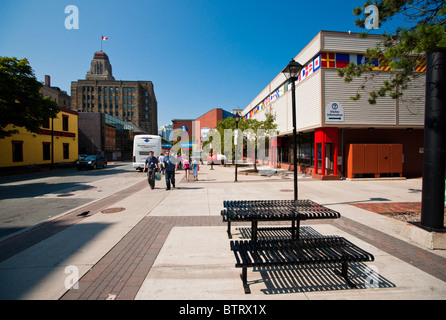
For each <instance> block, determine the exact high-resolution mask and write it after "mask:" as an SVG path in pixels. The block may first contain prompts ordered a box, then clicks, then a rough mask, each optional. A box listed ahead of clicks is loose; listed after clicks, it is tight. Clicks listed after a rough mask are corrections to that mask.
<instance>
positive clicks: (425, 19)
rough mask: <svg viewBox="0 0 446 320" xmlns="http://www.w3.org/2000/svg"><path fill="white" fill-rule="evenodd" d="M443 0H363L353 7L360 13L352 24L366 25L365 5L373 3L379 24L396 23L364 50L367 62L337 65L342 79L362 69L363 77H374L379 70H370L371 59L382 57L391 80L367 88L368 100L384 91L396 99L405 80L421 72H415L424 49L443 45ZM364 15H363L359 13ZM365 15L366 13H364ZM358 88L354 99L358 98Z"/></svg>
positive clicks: (348, 79) (445, 35)
mask: <svg viewBox="0 0 446 320" xmlns="http://www.w3.org/2000/svg"><path fill="white" fill-rule="evenodd" d="M445 4H446V0H440V1H439V0H418V1H416V0H379V1H366V2H365V3H364V5H363V6H362V7H357V8H355V9H354V10H353V14H354V15H356V16H360V17H359V18H358V19H357V20H356V21H355V24H356V25H357V26H359V27H361V28H364V29H366V28H367V25H366V22H367V21H366V20H367V18H368V15H367V14H366V13H365V8H366V7H367V6H369V5H375V6H376V7H377V8H378V10H379V27H381V26H382V25H383V24H385V23H386V22H387V23H388V24H389V25H394V24H395V25H396V26H395V27H394V30H392V31H391V32H390V33H385V34H384V35H383V40H382V41H380V42H379V43H378V44H377V45H376V46H375V48H369V49H368V50H367V52H366V55H367V56H370V58H371V59H370V60H369V62H368V63H366V64H362V65H357V64H356V63H350V64H349V65H348V66H347V67H345V68H343V69H338V75H339V76H340V77H343V78H344V81H345V82H351V81H352V80H353V78H355V77H361V76H363V74H364V73H367V75H366V76H365V77H364V79H365V81H368V80H373V78H375V77H376V76H377V75H378V74H379V72H377V73H368V72H369V71H372V68H373V65H372V61H373V60H374V59H379V58H382V59H383V60H384V61H387V62H388V64H389V66H390V67H391V68H392V70H393V71H391V78H390V80H385V81H383V82H382V85H381V87H380V88H379V89H378V90H372V91H370V92H369V99H368V101H369V103H370V104H375V103H376V100H377V99H378V98H379V97H384V96H386V95H387V94H388V95H389V96H390V97H391V98H393V99H397V98H399V97H401V96H402V95H403V91H404V90H405V89H407V87H408V84H409V83H410V82H411V81H413V80H414V79H416V78H418V77H420V76H422V75H423V73H419V72H415V71H414V69H415V66H417V65H418V64H419V63H420V62H422V61H423V60H424V59H425V57H426V52H429V51H436V50H439V49H446V32H445V27H446V5H445ZM362 15H364V17H363V16H362ZM366 15H367V16H366ZM367 35H368V33H367V32H363V33H360V34H359V36H360V37H367ZM361 89H363V87H360V88H358V92H357V94H356V96H354V97H351V99H353V100H358V99H360V98H361V94H360V92H359V91H360V90H361Z"/></svg>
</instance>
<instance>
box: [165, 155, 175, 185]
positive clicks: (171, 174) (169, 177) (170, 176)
mask: <svg viewBox="0 0 446 320" xmlns="http://www.w3.org/2000/svg"><path fill="white" fill-rule="evenodd" d="M175 162H176V159H175V158H174V157H171V156H170V151H169V150H167V151H166V155H165V156H164V159H163V167H164V170H165V177H166V190H170V184H171V183H172V187H174V188H175V171H176V163H175Z"/></svg>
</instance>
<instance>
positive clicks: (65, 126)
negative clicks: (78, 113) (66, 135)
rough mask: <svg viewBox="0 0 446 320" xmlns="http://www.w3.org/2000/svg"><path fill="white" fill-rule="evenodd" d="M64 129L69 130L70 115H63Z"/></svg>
mask: <svg viewBox="0 0 446 320" xmlns="http://www.w3.org/2000/svg"><path fill="white" fill-rule="evenodd" d="M62 130H63V131H68V116H67V115H63V116H62Z"/></svg>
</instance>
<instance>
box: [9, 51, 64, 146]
mask: <svg viewBox="0 0 446 320" xmlns="http://www.w3.org/2000/svg"><path fill="white" fill-rule="evenodd" d="M41 87H42V84H41V83H40V82H39V81H37V79H36V77H35V75H34V71H33V70H32V68H31V66H30V65H29V62H28V60H27V59H26V58H24V59H20V60H19V59H17V58H15V57H13V58H9V57H0V114H1V117H0V139H3V138H5V137H10V136H12V135H13V134H16V133H17V132H18V130H17V129H10V130H7V129H6V127H7V126H8V125H10V124H12V125H14V126H16V127H24V128H26V129H27V130H28V131H31V132H33V133H36V132H37V131H38V130H39V128H40V127H41V126H42V125H44V124H45V123H46V122H47V121H48V118H52V117H55V116H56V115H57V113H58V112H59V108H58V107H57V103H56V102H55V101H53V100H52V99H50V98H48V97H47V98H45V99H44V98H42V95H41V94H40V92H39V90H40V88H41Z"/></svg>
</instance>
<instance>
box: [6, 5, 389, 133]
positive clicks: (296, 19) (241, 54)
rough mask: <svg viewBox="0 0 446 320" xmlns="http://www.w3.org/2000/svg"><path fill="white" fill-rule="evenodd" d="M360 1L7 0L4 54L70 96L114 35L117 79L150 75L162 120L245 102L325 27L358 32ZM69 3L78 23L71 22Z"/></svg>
mask: <svg viewBox="0 0 446 320" xmlns="http://www.w3.org/2000/svg"><path fill="white" fill-rule="evenodd" d="M363 2H364V1H362V0H361V1H353V0H347V1H325V0H319V1H297V0H278V1H262V0H256V1H253V0H239V1H235V0H212V1H210V0H209V1H205V0H126V1H105V0H94V1H91V0H88V1H87V0H84V1H76V0H66V1H65V0H41V1H34V0H27V1H24V0H14V1H12V0H2V1H1V5H2V8H1V10H0V56H10V57H12V56H14V57H18V58H24V57H26V58H28V60H29V61H30V64H31V66H32V67H33V69H34V71H35V74H36V77H37V79H38V80H39V81H44V76H45V74H49V75H50V76H51V80H52V85H53V86H58V87H60V88H61V89H62V90H65V91H67V92H68V93H69V94H70V91H71V90H70V88H71V81H76V80H77V79H84V78H85V74H86V72H87V70H88V69H89V67H90V62H91V59H92V58H93V54H94V52H95V51H99V50H100V49H101V36H102V35H104V36H108V37H109V39H108V40H107V41H104V42H103V50H104V51H105V52H106V53H107V54H108V56H109V58H110V62H111V64H112V66H113V75H114V77H115V78H116V79H117V80H150V81H152V82H153V84H154V87H155V95H156V98H157V101H158V125H160V126H161V125H163V124H167V123H170V120H171V119H174V118H197V117H199V116H201V115H202V114H204V113H206V112H207V111H209V110H211V109H213V108H216V107H221V108H223V109H225V110H228V111H230V110H231V109H233V108H237V107H240V108H244V107H246V106H247V105H248V103H249V102H251V100H252V99H254V98H255V96H256V95H257V94H258V93H259V92H260V91H261V90H262V89H263V88H264V87H265V86H266V85H267V84H268V83H269V82H270V81H271V80H272V79H273V78H274V77H275V76H276V75H277V74H278V73H279V72H280V71H281V70H282V69H283V67H284V66H285V65H286V64H287V63H288V62H289V60H290V59H291V58H293V57H295V56H296V55H297V54H298V53H299V51H300V50H302V49H303V47H304V46H305V45H306V44H307V43H308V42H309V41H310V40H311V39H312V38H313V37H314V36H315V35H316V34H317V33H318V32H319V31H320V30H333V31H349V30H351V31H352V32H360V31H362V30H360V29H358V28H356V27H355V26H354V21H355V19H356V17H355V16H354V15H353V14H352V10H353V8H355V7H356V6H358V5H362V4H363ZM68 5H76V6H77V7H78V9H79V29H77V30H75V29H72V30H68V29H66V28H65V19H66V17H67V16H68V14H66V13H65V12H64V10H65V7H66V6H68ZM379 31H385V30H379Z"/></svg>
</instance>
